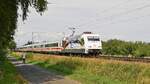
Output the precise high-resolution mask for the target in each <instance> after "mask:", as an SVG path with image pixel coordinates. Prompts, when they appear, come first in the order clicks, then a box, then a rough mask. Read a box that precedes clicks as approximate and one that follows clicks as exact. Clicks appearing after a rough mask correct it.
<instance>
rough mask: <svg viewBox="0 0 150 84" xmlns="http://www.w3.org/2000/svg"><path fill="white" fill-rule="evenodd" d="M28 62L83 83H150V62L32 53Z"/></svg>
mask: <svg viewBox="0 0 150 84" xmlns="http://www.w3.org/2000/svg"><path fill="white" fill-rule="evenodd" d="M28 62H29V63H32V64H35V65H38V66H41V67H43V68H46V69H48V70H50V71H54V72H57V73H60V74H62V75H64V76H67V77H70V78H73V79H75V80H78V81H80V82H81V83H83V84H150V64H146V63H136V62H132V63H131V62H122V61H114V60H102V59H96V58H95V59H94V58H92V59H91V58H80V57H65V56H56V55H42V54H32V56H30V58H28Z"/></svg>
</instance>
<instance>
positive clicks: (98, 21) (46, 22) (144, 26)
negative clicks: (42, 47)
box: [15, 0, 150, 45]
mask: <svg viewBox="0 0 150 84" xmlns="http://www.w3.org/2000/svg"><path fill="white" fill-rule="evenodd" d="M48 2H49V3H51V4H48V10H47V11H46V12H44V14H43V15H42V16H41V15H40V14H38V13H36V12H35V10H34V9H32V8H31V10H30V14H29V17H28V19H27V20H26V21H25V22H22V21H21V19H20V18H19V19H18V29H17V30H16V35H15V40H16V42H17V43H18V44H19V45H21V44H23V43H26V42H27V41H28V40H31V39H32V32H34V34H33V37H34V40H35V41H43V40H50V41H56V40H60V39H61V38H62V37H63V35H64V34H65V35H68V34H69V33H70V32H71V31H70V30H68V27H75V28H77V29H76V34H80V33H82V32H84V31H91V32H95V33H98V34H100V36H101V38H102V40H108V39H114V38H117V39H122V40H127V41H146V42H150V0H48Z"/></svg>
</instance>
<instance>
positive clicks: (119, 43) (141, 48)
mask: <svg viewBox="0 0 150 84" xmlns="http://www.w3.org/2000/svg"><path fill="white" fill-rule="evenodd" d="M102 47H103V49H102V52H103V54H106V55H123V56H136V57H143V56H150V43H146V42H141V41H136V42H131V41H123V40H117V39H111V40H108V41H103V42H102Z"/></svg>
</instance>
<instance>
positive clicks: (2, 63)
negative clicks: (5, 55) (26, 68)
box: [0, 59, 27, 84]
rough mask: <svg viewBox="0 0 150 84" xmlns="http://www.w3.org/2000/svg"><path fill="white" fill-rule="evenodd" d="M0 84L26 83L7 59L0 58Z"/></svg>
mask: <svg viewBox="0 0 150 84" xmlns="http://www.w3.org/2000/svg"><path fill="white" fill-rule="evenodd" d="M0 84H27V81H26V80H25V79H23V77H22V76H21V75H20V74H19V73H18V72H17V71H16V68H15V67H14V65H13V64H11V63H10V62H9V61H8V60H7V59H5V60H4V59H3V60H0Z"/></svg>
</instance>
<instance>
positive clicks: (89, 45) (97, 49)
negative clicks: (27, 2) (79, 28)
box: [62, 32, 102, 54]
mask: <svg viewBox="0 0 150 84" xmlns="http://www.w3.org/2000/svg"><path fill="white" fill-rule="evenodd" d="M62 46H63V47H64V50H63V51H62V52H63V53H81V54H100V53H101V49H102V43H101V39H100V36H99V35H98V34H93V33H91V32H84V33H82V34H81V35H77V36H73V37H67V38H65V40H63V42H62Z"/></svg>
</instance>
